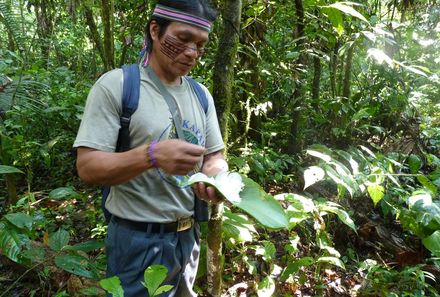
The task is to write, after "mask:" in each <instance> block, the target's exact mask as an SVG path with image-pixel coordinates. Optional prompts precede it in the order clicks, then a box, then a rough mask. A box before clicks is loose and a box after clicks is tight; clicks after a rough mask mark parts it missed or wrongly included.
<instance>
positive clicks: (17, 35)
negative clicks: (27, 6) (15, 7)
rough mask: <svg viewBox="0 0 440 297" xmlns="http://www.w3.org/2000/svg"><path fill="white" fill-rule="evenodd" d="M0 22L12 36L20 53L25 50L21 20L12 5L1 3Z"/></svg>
mask: <svg viewBox="0 0 440 297" xmlns="http://www.w3.org/2000/svg"><path fill="white" fill-rule="evenodd" d="M0 21H1V22H2V23H3V24H4V25H5V27H6V29H7V30H8V31H9V33H10V34H11V35H12V38H13V39H14V42H15V44H16V46H17V47H18V49H19V50H20V51H23V50H24V48H25V43H24V37H23V34H22V32H21V30H20V18H19V16H17V15H16V14H14V12H13V11H12V9H11V7H10V5H8V4H6V3H5V2H4V1H0Z"/></svg>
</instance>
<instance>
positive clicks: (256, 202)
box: [188, 173, 288, 228]
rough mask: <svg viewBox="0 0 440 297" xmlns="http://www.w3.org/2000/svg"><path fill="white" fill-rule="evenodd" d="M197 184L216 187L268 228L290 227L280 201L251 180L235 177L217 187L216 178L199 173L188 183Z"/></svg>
mask: <svg viewBox="0 0 440 297" xmlns="http://www.w3.org/2000/svg"><path fill="white" fill-rule="evenodd" d="M197 182H204V183H206V184H208V185H211V186H213V187H215V188H216V189H217V190H218V191H219V192H220V193H221V194H222V195H223V197H224V198H225V199H226V200H228V201H229V202H231V203H232V205H234V206H236V207H238V208H240V209H242V210H244V211H245V212H247V213H248V214H249V215H251V216H252V217H254V218H255V219H256V220H257V221H258V222H260V223H261V224H263V225H264V226H266V227H269V228H287V226H288V221H287V216H286V213H285V212H284V210H283V208H282V207H281V205H280V204H279V203H278V201H276V200H275V199H274V198H273V197H272V195H269V194H267V193H266V192H265V191H264V190H263V189H262V188H261V187H260V186H259V185H258V184H257V183H256V182H254V181H253V180H251V179H250V178H247V177H245V176H241V177H240V179H239V178H238V176H233V179H232V180H231V179H230V180H227V182H226V181H225V182H222V183H219V185H217V181H216V179H215V178H212V177H207V176H206V175H204V174H202V173H198V174H195V175H193V176H192V177H191V178H190V179H189V181H188V183H189V184H193V183H197ZM241 184H243V185H244V187H243V190H241V191H240V192H239V197H238V198H237V197H235V194H236V192H237V191H238V186H240V187H241ZM226 188H228V189H226Z"/></svg>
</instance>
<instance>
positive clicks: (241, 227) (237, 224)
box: [222, 210, 257, 244]
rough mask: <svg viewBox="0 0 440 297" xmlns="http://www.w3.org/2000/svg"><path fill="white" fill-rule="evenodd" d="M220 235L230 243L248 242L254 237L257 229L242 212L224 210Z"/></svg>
mask: <svg viewBox="0 0 440 297" xmlns="http://www.w3.org/2000/svg"><path fill="white" fill-rule="evenodd" d="M222 232H223V234H222V236H223V238H224V239H225V240H229V241H231V242H232V243H234V244H235V243H243V242H249V241H252V240H253V239H254V236H253V235H254V234H257V230H256V229H255V227H254V224H253V222H252V221H251V220H249V218H248V217H247V216H246V215H244V214H235V213H232V212H231V211H230V210H229V211H228V210H226V211H225V212H224V214H223V227H222Z"/></svg>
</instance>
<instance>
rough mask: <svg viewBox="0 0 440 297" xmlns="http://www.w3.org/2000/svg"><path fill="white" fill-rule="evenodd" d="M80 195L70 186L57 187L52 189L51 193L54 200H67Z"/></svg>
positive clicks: (50, 195)
mask: <svg viewBox="0 0 440 297" xmlns="http://www.w3.org/2000/svg"><path fill="white" fill-rule="evenodd" d="M78 196H79V194H78V193H77V192H75V190H73V189H72V188H69V187H62V188H57V189H54V190H52V191H50V193H49V197H50V198H52V199H54V200H67V199H72V198H75V197H78Z"/></svg>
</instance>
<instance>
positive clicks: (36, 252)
mask: <svg viewBox="0 0 440 297" xmlns="http://www.w3.org/2000/svg"><path fill="white" fill-rule="evenodd" d="M21 255H22V256H23V258H26V259H29V260H31V261H32V262H42V261H44V257H45V255H46V251H45V250H44V248H42V247H40V248H37V247H33V248H31V249H28V250H26V251H24V252H22V253H21Z"/></svg>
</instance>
